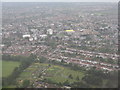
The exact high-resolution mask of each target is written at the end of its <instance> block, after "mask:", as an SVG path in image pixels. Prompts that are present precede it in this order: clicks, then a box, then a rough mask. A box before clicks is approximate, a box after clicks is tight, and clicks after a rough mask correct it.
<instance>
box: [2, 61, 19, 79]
mask: <svg viewBox="0 0 120 90" xmlns="http://www.w3.org/2000/svg"><path fill="white" fill-rule="evenodd" d="M19 65H20V62H14V61H2V77H7V76H9V75H10V74H11V73H12V72H13V70H14V69H15V68H16V67H18V66H19Z"/></svg>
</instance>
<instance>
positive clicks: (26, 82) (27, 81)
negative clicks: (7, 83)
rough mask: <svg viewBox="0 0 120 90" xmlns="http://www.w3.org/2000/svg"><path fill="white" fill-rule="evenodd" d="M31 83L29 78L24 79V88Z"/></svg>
mask: <svg viewBox="0 0 120 90" xmlns="http://www.w3.org/2000/svg"><path fill="white" fill-rule="evenodd" d="M29 85H30V81H29V80H24V81H23V84H22V86H23V87H24V88H26V87H28V86H29Z"/></svg>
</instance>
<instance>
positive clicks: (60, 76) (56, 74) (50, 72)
mask: <svg viewBox="0 0 120 90" xmlns="http://www.w3.org/2000/svg"><path fill="white" fill-rule="evenodd" d="M69 75H72V78H69ZM83 76H84V73H83V72H80V71H75V70H71V69H70V68H66V67H62V66H56V65H52V66H51V67H50V68H49V69H47V71H46V75H45V78H46V79H48V80H49V81H52V82H54V83H64V82H65V81H66V80H68V82H69V83H73V82H75V81H78V80H77V77H79V80H81V78H82V77H83Z"/></svg>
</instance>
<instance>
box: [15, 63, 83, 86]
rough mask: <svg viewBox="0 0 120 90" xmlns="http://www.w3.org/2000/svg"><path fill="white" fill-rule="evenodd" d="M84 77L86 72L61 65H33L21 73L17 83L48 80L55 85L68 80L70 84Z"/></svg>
mask: <svg viewBox="0 0 120 90" xmlns="http://www.w3.org/2000/svg"><path fill="white" fill-rule="evenodd" d="M70 74H71V75H72V77H73V78H72V79H71V78H69V75H70ZM83 76H84V72H82V71H75V70H71V69H70V68H67V67H63V66H59V65H50V66H49V64H44V63H33V64H32V65H31V66H30V67H28V68H27V69H26V70H24V72H22V73H21V75H20V77H19V78H18V79H17V81H18V82H19V84H20V82H21V81H23V80H25V79H28V80H30V81H31V82H34V81H36V80H38V81H41V80H44V79H46V80H47V81H51V82H54V83H64V82H65V81H66V80H68V82H69V83H72V82H75V81H78V80H77V79H76V78H77V77H79V80H81V78H82V77H83Z"/></svg>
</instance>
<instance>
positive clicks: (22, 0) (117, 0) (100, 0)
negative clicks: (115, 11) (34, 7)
mask: <svg viewBox="0 0 120 90" xmlns="http://www.w3.org/2000/svg"><path fill="white" fill-rule="evenodd" d="M1 2H113V3H118V2H119V0H69V1H68V0H1Z"/></svg>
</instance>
